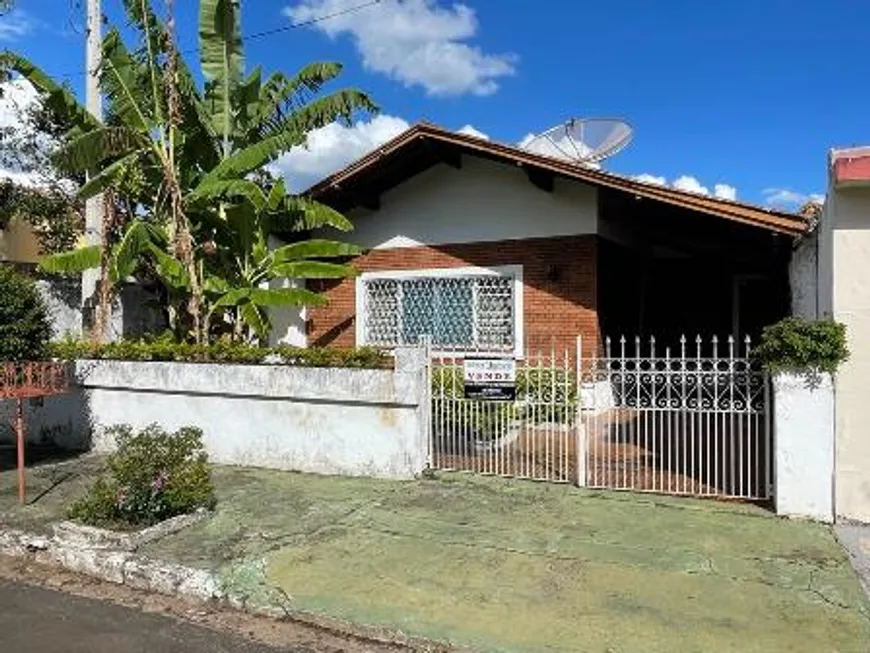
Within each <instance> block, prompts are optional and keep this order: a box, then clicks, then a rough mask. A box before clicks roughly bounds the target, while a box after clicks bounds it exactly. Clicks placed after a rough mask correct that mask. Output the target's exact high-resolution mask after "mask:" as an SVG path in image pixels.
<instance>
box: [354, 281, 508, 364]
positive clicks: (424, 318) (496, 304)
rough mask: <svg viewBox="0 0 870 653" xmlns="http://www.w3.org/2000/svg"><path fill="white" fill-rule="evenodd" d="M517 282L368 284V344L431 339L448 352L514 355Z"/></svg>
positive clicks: (365, 333) (365, 316)
mask: <svg viewBox="0 0 870 653" xmlns="http://www.w3.org/2000/svg"><path fill="white" fill-rule="evenodd" d="M514 282H515V279H514V277H513V276H510V275H470V276H458V275H457V276H443V277H438V276H408V277H406V278H395V277H383V278H377V277H374V278H367V279H364V280H362V284H363V302H364V303H363V306H362V313H363V315H362V316H361V317H362V319H363V339H364V342H365V344H366V345H370V346H376V347H395V346H397V345H410V344H415V343H417V342H419V341H420V338H421V337H423V336H430V337H431V339H432V345H433V346H434V347H435V348H437V349H442V350H443V349H447V350H453V351H484V352H507V351H512V350H513V349H514V344H515V337H516V334H515V329H514V321H515V317H516V315H515V311H516V302H515V299H516V298H515V295H514V285H515V284H514Z"/></svg>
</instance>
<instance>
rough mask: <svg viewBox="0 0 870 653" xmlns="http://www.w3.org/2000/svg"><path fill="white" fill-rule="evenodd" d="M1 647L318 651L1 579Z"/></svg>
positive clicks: (87, 651) (159, 652) (175, 652)
mask: <svg viewBox="0 0 870 653" xmlns="http://www.w3.org/2000/svg"><path fill="white" fill-rule="evenodd" d="M0 651H20V652H22V653H24V652H26V653H55V652H63V653H139V652H140V651H141V652H142V653H206V652H208V653H230V652H232V653H276V652H277V651H284V652H285V653H316V651H314V649H309V648H293V649H275V648H269V647H267V646H262V645H259V644H254V643H251V642H248V641H246V640H244V639H239V638H238V637H234V636H231V635H227V634H224V633H219V632H216V631H214V630H211V629H208V628H203V627H199V626H196V625H193V624H189V623H185V622H182V621H179V620H177V619H174V618H171V617H166V616H162V615H158V614H148V613H144V612H140V611H138V610H135V609H131V608H126V607H121V606H118V605H114V604H111V603H104V602H102V601H97V600H93V599H88V598H81V597H77V596H71V595H68V594H63V593H61V592H56V591H54V590H48V589H42V588H38V587H32V586H29V585H21V584H17V583H11V582H7V581H3V580H0Z"/></svg>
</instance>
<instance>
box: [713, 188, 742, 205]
mask: <svg viewBox="0 0 870 653" xmlns="http://www.w3.org/2000/svg"><path fill="white" fill-rule="evenodd" d="M713 195H715V196H716V197H718V198H719V199H723V200H731V201H734V200H736V199H737V189H736V188H734V186H729V185H728V184H716V185H715V186H713Z"/></svg>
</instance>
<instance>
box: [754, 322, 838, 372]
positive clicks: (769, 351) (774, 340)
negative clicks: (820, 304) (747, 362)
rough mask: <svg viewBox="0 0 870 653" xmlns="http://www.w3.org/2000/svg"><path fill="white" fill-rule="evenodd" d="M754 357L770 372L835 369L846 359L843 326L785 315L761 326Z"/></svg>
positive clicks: (828, 370)
mask: <svg viewBox="0 0 870 653" xmlns="http://www.w3.org/2000/svg"><path fill="white" fill-rule="evenodd" d="M754 355H755V358H756V359H758V360H759V361H761V363H762V364H763V365H764V367H765V368H766V369H768V370H770V371H773V372H777V371H804V370H805V371H808V372H830V373H833V372H836V371H837V368H838V367H839V366H840V364H841V363H843V362H844V361H846V360H847V359H848V358H849V349H848V347H847V344H846V326H845V325H844V324H841V323H839V322H835V321H833V320H806V319H803V318H799V317H787V318H785V319H784V320H781V321H779V322H777V323H776V324H772V325H771V326H768V327H766V328H765V329H764V331H763V333H762V334H761V343H760V344H759V346H758V347H756V348H755V351H754Z"/></svg>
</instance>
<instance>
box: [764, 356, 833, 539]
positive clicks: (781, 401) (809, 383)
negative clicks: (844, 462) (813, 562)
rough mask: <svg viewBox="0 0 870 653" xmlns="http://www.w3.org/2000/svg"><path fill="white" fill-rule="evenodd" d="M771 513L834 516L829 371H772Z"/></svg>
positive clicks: (822, 518)
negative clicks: (772, 494) (774, 507)
mask: <svg viewBox="0 0 870 653" xmlns="http://www.w3.org/2000/svg"><path fill="white" fill-rule="evenodd" d="M773 409H774V410H773V429H774V481H775V486H774V488H775V490H774V494H775V499H776V512H777V514H779V515H783V516H786V517H801V518H806V519H815V520H818V521H824V522H832V521H833V520H834V450H835V444H834V389H833V382H832V380H831V376H830V375H829V374H800V373H777V374H774V376H773Z"/></svg>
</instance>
